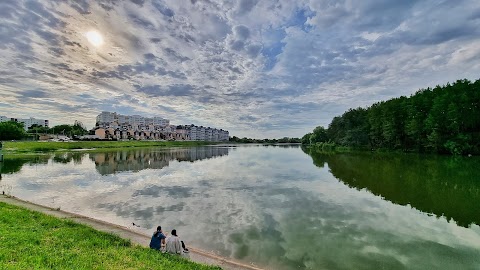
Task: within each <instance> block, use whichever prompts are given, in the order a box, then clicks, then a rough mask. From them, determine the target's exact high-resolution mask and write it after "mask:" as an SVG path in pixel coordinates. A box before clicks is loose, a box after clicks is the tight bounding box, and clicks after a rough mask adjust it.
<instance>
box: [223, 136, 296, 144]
mask: <svg viewBox="0 0 480 270" xmlns="http://www.w3.org/2000/svg"><path fill="white" fill-rule="evenodd" d="M230 142H233V143H300V142H301V140H300V138H289V137H283V138H281V139H252V138H247V137H243V138H238V137H237V136H233V137H230Z"/></svg>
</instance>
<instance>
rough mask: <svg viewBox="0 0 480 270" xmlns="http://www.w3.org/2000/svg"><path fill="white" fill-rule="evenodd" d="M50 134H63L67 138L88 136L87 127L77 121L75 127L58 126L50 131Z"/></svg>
mask: <svg viewBox="0 0 480 270" xmlns="http://www.w3.org/2000/svg"><path fill="white" fill-rule="evenodd" d="M48 133H53V134H63V135H66V136H72V137H73V136H82V135H86V134H88V130H87V129H86V128H85V126H84V125H83V124H82V123H81V122H79V121H75V124H73V125H67V124H64V125H57V126H54V127H52V128H51V129H49V130H48Z"/></svg>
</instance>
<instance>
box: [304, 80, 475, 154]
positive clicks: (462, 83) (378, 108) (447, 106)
mask: <svg viewBox="0 0 480 270" xmlns="http://www.w3.org/2000/svg"><path fill="white" fill-rule="evenodd" d="M302 143H304V144H315V143H326V144H329V145H338V146H348V147H361V148H362V147H363V148H367V147H368V149H379V148H385V149H393V150H404V151H417V152H432V153H450V154H455V155H460V154H480V80H477V81H475V82H470V81H468V80H458V81H457V82H455V83H454V84H447V85H445V86H436V87H435V88H433V89H431V88H427V89H422V90H419V91H418V92H416V93H415V94H414V95H412V96H410V97H408V98H407V97H404V96H402V97H399V98H394V99H390V100H388V101H382V102H379V103H375V104H373V105H372V106H370V107H368V108H366V109H365V108H357V109H350V110H349V111H347V112H345V113H344V114H343V115H342V116H337V117H335V118H333V120H332V122H331V123H330V125H329V126H328V129H324V128H323V127H317V128H316V129H315V130H314V132H313V133H309V134H306V135H305V136H304V137H303V138H302Z"/></svg>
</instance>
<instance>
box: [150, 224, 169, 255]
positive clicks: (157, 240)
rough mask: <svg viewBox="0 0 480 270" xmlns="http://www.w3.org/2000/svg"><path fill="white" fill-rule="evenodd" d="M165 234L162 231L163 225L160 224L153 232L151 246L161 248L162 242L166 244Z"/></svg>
mask: <svg viewBox="0 0 480 270" xmlns="http://www.w3.org/2000/svg"><path fill="white" fill-rule="evenodd" d="M165 238H167V237H166V236H165V234H163V232H162V226H158V227H157V230H156V231H155V232H154V233H153V235H152V239H151V240H150V248H152V249H156V250H160V249H161V248H162V244H163V245H165Z"/></svg>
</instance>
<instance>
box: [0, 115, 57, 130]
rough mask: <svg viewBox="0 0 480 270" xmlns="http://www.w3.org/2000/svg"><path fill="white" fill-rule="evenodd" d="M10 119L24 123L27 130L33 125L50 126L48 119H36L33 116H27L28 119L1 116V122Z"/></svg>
mask: <svg viewBox="0 0 480 270" xmlns="http://www.w3.org/2000/svg"><path fill="white" fill-rule="evenodd" d="M8 121H13V122H17V123H22V124H23V128H24V129H25V130H28V128H29V127H31V126H33V125H38V126H42V127H46V128H48V120H44V119H36V118H32V117H30V118H27V119H21V118H10V117H6V116H0V122H8Z"/></svg>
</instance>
